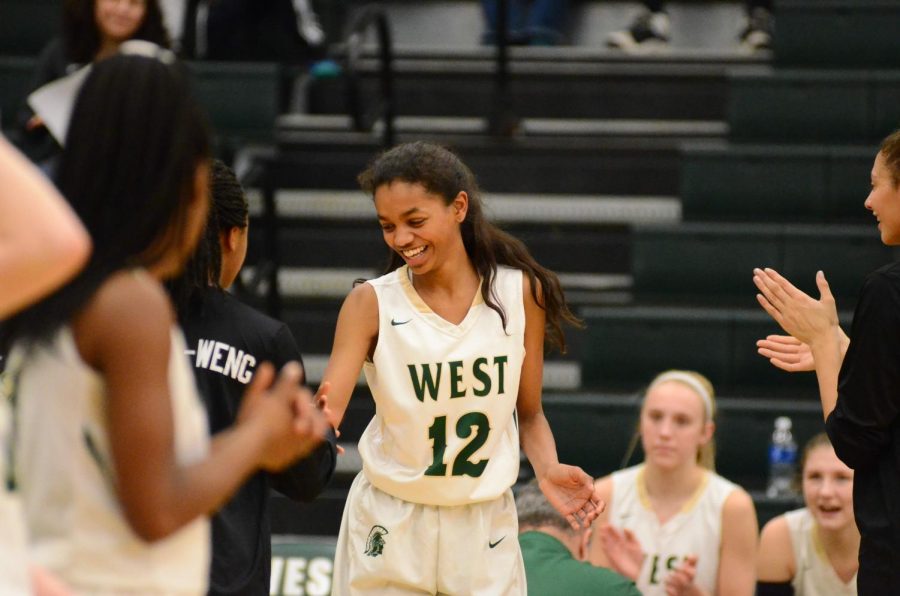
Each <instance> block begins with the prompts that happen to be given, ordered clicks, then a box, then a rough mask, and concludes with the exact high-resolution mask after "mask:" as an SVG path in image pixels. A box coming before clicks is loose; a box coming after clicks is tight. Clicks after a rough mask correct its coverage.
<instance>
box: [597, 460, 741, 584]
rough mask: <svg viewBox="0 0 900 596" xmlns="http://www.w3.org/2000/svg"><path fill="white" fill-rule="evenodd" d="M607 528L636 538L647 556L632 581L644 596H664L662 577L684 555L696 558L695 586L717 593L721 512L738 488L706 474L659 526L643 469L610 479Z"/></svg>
mask: <svg viewBox="0 0 900 596" xmlns="http://www.w3.org/2000/svg"><path fill="white" fill-rule="evenodd" d="M612 480H613V492H612V499H611V500H612V504H611V505H610V514H609V523H610V524H611V525H613V526H616V527H618V528H628V529H629V530H631V531H632V532H634V534H635V536H637V539H638V541H639V542H640V543H641V547H642V548H643V549H644V552H645V553H646V557H644V564H643V566H642V567H641V573H640V575H639V576H638V578H637V581H635V584H636V585H637V587H638V589H639V590H640V591H641V594H643V595H644V596H664V595H665V593H666V589H665V583H664V582H665V577H666V575H668V574H669V572H670V571H671V570H672V569H675V568H676V567H678V566H679V565H681V563H682V561H684V558H685V557H687V556H688V555H691V554H694V555H697V574H696V576H695V577H694V583H695V584H696V585H697V586H699V587H700V588H702V589H703V590H705V591H706V592H708V593H709V594H715V593H716V581H717V579H718V575H719V551H720V550H721V546H722V507H723V506H724V505H725V499H727V498H728V495H730V494H731V493H732V491H734V490H736V489H737V485H735V484H733V483H732V482H730V481H728V480H726V479H724V478H722V477H721V476H719V475H718V474H715V473H713V472H706V473H705V474H704V477H703V481H702V482H701V483H700V486H699V487H698V488H697V491H696V492H695V493H694V495H693V497H691V499H690V500H688V502H687V503H685V504H684V507H682V509H681V511H679V512H678V513H677V514H675V515H674V516H672V517H671V518H670V519H668V520H667V521H666V523H660V521H659V518H658V517H657V516H656V512H655V511H653V507H652V505H651V503H650V497H649V496H648V495H647V485H646V484H645V483H644V465H643V464H641V465H637V466H634V467H631V468H626V469H624V470H621V471H619V472H615V473H613V475H612Z"/></svg>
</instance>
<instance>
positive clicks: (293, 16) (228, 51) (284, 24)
mask: <svg viewBox="0 0 900 596" xmlns="http://www.w3.org/2000/svg"><path fill="white" fill-rule="evenodd" d="M208 6H209V12H208V18H207V24H206V41H207V45H206V47H205V48H200V49H199V51H198V52H197V56H198V57H203V58H206V59H209V60H255V61H272V62H284V63H290V64H306V63H308V62H310V61H312V60H316V59H319V58H321V57H322V56H323V55H324V51H325V32H324V30H323V29H322V26H321V25H320V23H319V18H318V15H317V14H316V12H315V10H314V7H313V5H312V3H311V2H310V0H216V2H209V3H208Z"/></svg>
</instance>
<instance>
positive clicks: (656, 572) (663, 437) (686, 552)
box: [590, 370, 758, 596]
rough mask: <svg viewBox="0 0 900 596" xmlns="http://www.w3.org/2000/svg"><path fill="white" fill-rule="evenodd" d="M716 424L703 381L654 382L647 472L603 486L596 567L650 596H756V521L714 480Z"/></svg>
mask: <svg viewBox="0 0 900 596" xmlns="http://www.w3.org/2000/svg"><path fill="white" fill-rule="evenodd" d="M714 419H715V398H714V394H713V387H712V384H711V383H710V382H709V381H708V380H707V379H706V377H704V376H703V375H701V374H699V373H697V372H693V371H678V370H670V371H667V372H664V373H662V374H660V375H658V376H657V377H656V378H655V379H654V380H653V381H652V382H651V383H650V386H649V388H648V389H647V392H646V394H645V396H644V402H643V404H642V406H641V414H640V426H639V432H640V438H641V444H642V446H643V448H644V454H645V460H644V463H642V464H640V465H637V466H634V467H631V468H628V469H625V470H622V471H619V472H615V473H613V474H611V475H609V476H606V477H604V478H601V479H600V480H598V481H597V488H598V490H599V492H600V497H601V499H603V500H604V501H605V502H606V503H607V509H606V511H604V512H603V513H602V514H601V515H600V516H599V517H598V518H597V521H596V522H595V527H596V528H597V536H596V537H595V540H594V543H593V544H592V547H591V557H590V559H591V562H592V563H594V564H595V565H601V566H605V567H611V568H612V569H614V570H616V571H618V572H619V573H622V574H623V575H625V576H626V577H630V578H632V579H633V580H635V583H636V584H637V586H638V588H639V589H640V590H641V593H642V594H644V595H645V596H655V595H662V594H665V595H667V596H682V595H684V596H688V595H689V596H700V595H712V594H718V595H719V596H730V595H735V596H751V595H752V594H753V588H754V586H755V583H756V569H755V557H756V542H757V531H758V526H757V522H756V511H755V509H754V507H753V501H752V500H751V498H750V495H748V494H747V492H746V491H744V490H743V489H742V488H740V487H739V486H737V485H735V484H733V483H731V482H729V481H728V480H726V479H724V478H722V477H721V476H719V475H718V474H716V473H715V472H714V471H713V470H714V444H713V434H714V431H715V423H714Z"/></svg>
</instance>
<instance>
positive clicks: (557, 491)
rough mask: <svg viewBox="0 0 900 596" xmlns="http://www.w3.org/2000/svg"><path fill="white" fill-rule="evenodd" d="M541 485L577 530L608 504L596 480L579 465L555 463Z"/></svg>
mask: <svg viewBox="0 0 900 596" xmlns="http://www.w3.org/2000/svg"><path fill="white" fill-rule="evenodd" d="M539 485H540V487H541V491H542V492H543V493H544V496H545V497H547V500H548V501H549V502H550V504H551V505H553V507H555V508H556V510H557V511H559V512H560V513H561V514H562V515H563V517H565V518H566V520H568V522H569V524H570V525H571V526H572V528H573V529H575V530H579V529H582V528H587V527H588V526H590V525H591V522H592V521H594V520H595V519H596V518H597V516H598V515H600V513H601V512H602V511H603V509H604V508H605V507H606V504H605V503H604V502H603V501H602V500H601V499H600V493H599V492H598V491H597V489H596V488H595V487H594V479H593V478H591V477H590V476H589V475H588V474H587V473H585V471H584V470H582V469H581V468H579V467H578V466H569V465H566V464H559V463H558V464H555V465H553V466H551V467H550V468H549V469H548V470H547V473H546V474H545V475H544V477H543V478H541V479H540V482H539Z"/></svg>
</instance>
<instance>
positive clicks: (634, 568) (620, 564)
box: [597, 524, 646, 581]
mask: <svg viewBox="0 0 900 596" xmlns="http://www.w3.org/2000/svg"><path fill="white" fill-rule="evenodd" d="M597 535H598V537H599V538H600V546H601V547H603V552H604V553H605V554H606V560H607V561H609V564H610V565H611V566H612V568H613V570H614V571H616V572H618V573H620V574H621V575H624V576H625V577H627V578H629V579H630V580H631V581H637V578H638V575H640V573H641V566H642V565H643V564H644V557H645V556H646V554H645V553H644V549H643V547H642V546H641V543H640V541H639V540H638V539H637V536H635V535H634V533H633V532H632V531H631V530H629V529H627V528H623V529H619V528H616V527H614V526H611V525H609V524H606V525H604V526H601V527H600V529H599V530H598V534H597Z"/></svg>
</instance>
